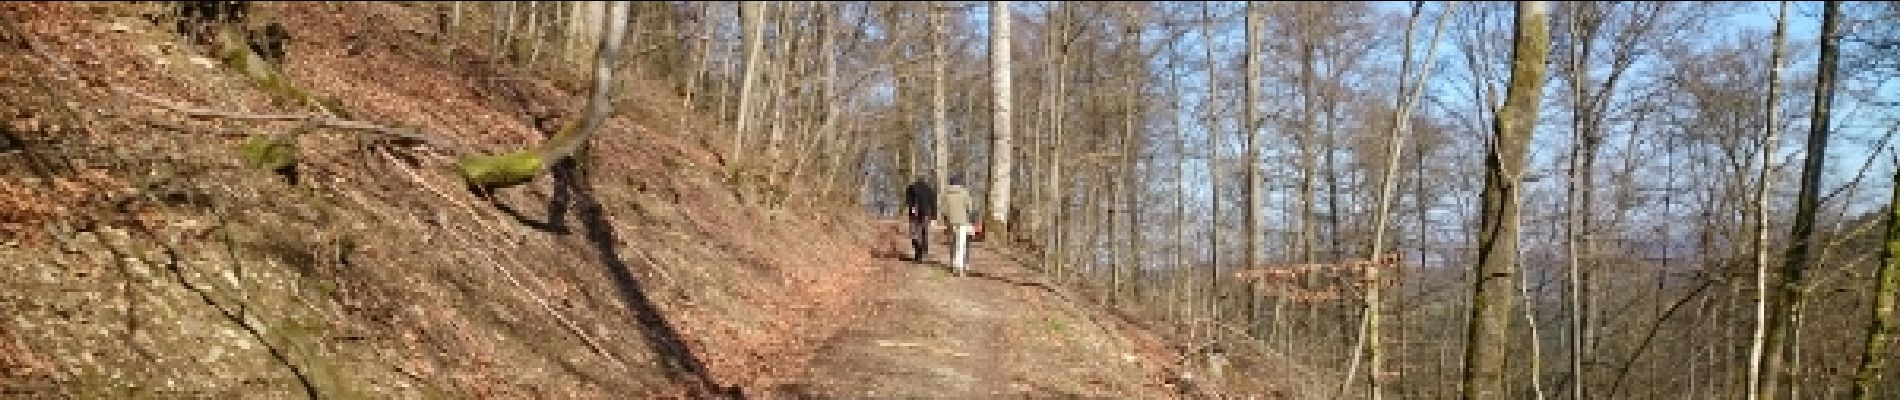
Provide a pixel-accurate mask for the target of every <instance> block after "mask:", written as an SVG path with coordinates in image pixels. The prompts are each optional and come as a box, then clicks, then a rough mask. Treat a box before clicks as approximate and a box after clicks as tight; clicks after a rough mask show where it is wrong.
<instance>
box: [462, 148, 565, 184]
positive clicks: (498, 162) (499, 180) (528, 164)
mask: <svg viewBox="0 0 1900 400" xmlns="http://www.w3.org/2000/svg"><path fill="white" fill-rule="evenodd" d="M545 166H546V164H545V163H544V162H543V160H542V159H541V155H540V154H538V153H536V152H533V151H517V152H513V153H508V154H501V155H473V156H466V157H462V160H461V162H460V163H458V165H457V167H458V168H459V170H460V171H461V173H462V179H464V180H467V181H468V183H469V184H470V185H474V186H478V187H485V188H498V187H509V186H515V185H519V184H523V183H527V182H528V181H531V180H534V177H535V175H539V174H540V173H541V169H542V168H543V167H545Z"/></svg>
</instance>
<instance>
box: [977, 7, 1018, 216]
mask: <svg viewBox="0 0 1900 400" xmlns="http://www.w3.org/2000/svg"><path fill="white" fill-rule="evenodd" d="M1009 3H1010V2H1008V1H1001V0H997V1H991V2H990V92H991V96H993V97H992V98H993V100H992V101H993V102H994V103H993V105H992V106H991V108H994V110H993V111H994V114H993V116H992V117H991V118H990V187H989V191H990V193H989V194H990V196H989V197H990V198H989V201H988V204H985V205H984V206H985V207H987V208H988V209H989V213H988V216H987V217H985V222H984V224H983V225H984V227H983V230H984V232H986V233H985V234H986V235H1007V232H1008V231H1009V230H1008V226H1006V225H1007V224H1008V223H1009V200H1010V197H1009V181H1010V173H1011V172H1012V169H1011V168H1012V166H1011V164H1010V157H1011V155H1013V153H1014V152H1015V151H1014V150H1012V149H1011V147H1010V146H1011V145H1010V127H1011V125H1010V124H1011V122H1010V110H1011V109H1010V96H1011V95H1010V93H1011V92H1010V88H1009V76H1010V65H1011V64H1010V60H1009V52H1010V50H1009V40H1010V39H1009V19H1010V12H1009Z"/></svg>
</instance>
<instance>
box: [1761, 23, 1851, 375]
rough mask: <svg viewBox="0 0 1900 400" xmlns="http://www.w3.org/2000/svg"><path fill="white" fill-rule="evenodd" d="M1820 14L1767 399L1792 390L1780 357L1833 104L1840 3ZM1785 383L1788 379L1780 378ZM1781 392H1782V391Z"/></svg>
mask: <svg viewBox="0 0 1900 400" xmlns="http://www.w3.org/2000/svg"><path fill="white" fill-rule="evenodd" d="M1823 7H1824V11H1823V12H1822V13H1823V15H1822V17H1821V61H1820V67H1819V68H1820V69H1819V72H1818V74H1817V76H1816V77H1815V85H1814V113H1813V120H1812V121H1811V122H1810V123H1809V124H1808V125H1809V127H1810V129H1809V131H1808V143H1807V151H1806V157H1807V161H1806V162H1804V163H1803V165H1802V167H1801V168H1802V169H1801V190H1800V193H1799V194H1797V195H1796V196H1797V197H1796V200H1795V201H1796V204H1795V215H1794V227H1793V234H1792V235H1793V236H1791V237H1790V238H1789V239H1788V240H1789V241H1790V243H1789V247H1788V258H1787V259H1786V260H1783V262H1782V268H1781V274H1782V277H1781V278H1782V282H1781V290H1780V294H1779V295H1778V296H1777V298H1775V299H1774V300H1773V301H1774V304H1775V307H1776V308H1779V310H1778V312H1777V313H1775V314H1774V315H1773V316H1772V317H1771V319H1769V320H1768V334H1767V338H1766V340H1765V341H1764V347H1765V349H1764V352H1763V357H1764V359H1763V360H1762V371H1761V373H1762V374H1763V376H1762V377H1761V378H1760V381H1761V389H1759V392H1760V393H1761V394H1762V395H1765V396H1768V397H1769V398H1782V396H1784V395H1785V396H1788V397H1787V398H1793V395H1794V394H1793V393H1792V392H1793V390H1792V389H1789V388H1786V387H1782V386H1781V384H1782V383H1784V381H1783V379H1792V376H1793V375H1794V374H1795V371H1794V368H1784V366H1783V365H1782V364H1783V363H1784V362H1787V361H1789V360H1790V359H1791V358H1792V357H1791V356H1790V355H1789V354H1788V353H1792V349H1793V348H1794V346H1792V345H1790V343H1789V342H1792V341H1793V340H1791V339H1790V337H1791V336H1793V335H1794V333H1795V332H1796V330H1797V329H1798V328H1799V327H1800V325H1801V307H1802V305H1803V303H1802V302H1803V299H1802V296H1803V295H1805V294H1806V293H1803V290H1802V288H1803V287H1804V286H1805V285H1806V284H1807V273H1808V267H1809V263H1811V262H1813V261H1812V260H1810V259H1809V252H1810V251H1811V249H1810V248H1811V247H1813V245H1814V243H1813V242H1814V241H1815V240H1816V239H1815V233H1814V230H1815V229H1814V228H1815V223H1814V220H1815V214H1816V212H1817V211H1818V210H1819V208H1820V201H1819V200H1820V190H1821V188H1820V186H1821V172H1822V170H1823V169H1825V168H1826V166H1827V140H1828V134H1829V122H1830V120H1829V118H1830V116H1829V111H1831V107H1832V105H1833V92H1834V90H1833V89H1834V70H1835V64H1836V62H1835V61H1836V59H1837V58H1838V56H1837V55H1836V54H1835V53H1836V48H1837V44H1838V39H1839V34H1840V27H1839V25H1840V22H1839V20H1840V7H1841V6H1840V2H1836V1H1830V2H1826V4H1825V5H1824V6H1823ZM1785 383H1786V384H1787V385H1788V386H1792V385H1793V383H1794V382H1792V381H1791V380H1790V381H1785ZM1783 393H1785V394H1783Z"/></svg>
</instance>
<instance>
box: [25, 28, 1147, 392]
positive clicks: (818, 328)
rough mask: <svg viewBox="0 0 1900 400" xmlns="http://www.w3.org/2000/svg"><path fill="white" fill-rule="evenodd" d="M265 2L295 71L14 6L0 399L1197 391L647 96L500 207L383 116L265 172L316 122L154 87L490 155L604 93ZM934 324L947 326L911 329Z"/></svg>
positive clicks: (1108, 338)
mask: <svg viewBox="0 0 1900 400" xmlns="http://www.w3.org/2000/svg"><path fill="white" fill-rule="evenodd" d="M254 4H255V5H254V7H255V8H254V9H255V10H256V13H255V15H254V16H253V18H254V19H263V20H270V21H276V22H279V23H282V24H283V25H284V26H285V27H286V28H288V30H289V31H290V32H292V38H293V40H292V41H291V42H290V43H289V44H288V49H289V55H288V57H287V60H286V61H285V63H284V64H283V65H282V66H281V82H268V83H267V82H257V81H255V80H254V79H251V78H247V77H246V74H244V73H242V72H241V71H239V70H238V69H240V68H246V67H250V66H245V65H231V63H227V62H222V61H220V58H219V57H215V56H214V55H211V54H208V53H210V51H209V50H207V49H204V48H202V47H200V46H199V45H196V44H193V43H191V42H188V41H185V40H182V39H181V38H180V37H179V36H178V35H177V34H175V33H174V32H171V30H170V29H169V27H170V26H169V24H168V23H165V22H164V21H162V20H157V19H150V18H146V14H148V13H150V8H149V6H150V5H149V4H125V3H4V4H0V122H4V124H3V125H0V127H4V130H3V131H0V133H3V134H4V135H0V233H4V234H5V236H4V238H5V239H6V240H4V243H0V269H4V270H0V274H5V276H8V277H10V278H9V279H8V280H7V281H6V283H5V284H4V286H5V288H4V290H0V310H5V311H6V314H7V315H8V316H9V318H7V319H5V320H0V394H4V395H7V396H16V395H18V396H32V397H74V396H77V397H113V398H120V397H152V396H156V397H178V396H182V397H216V398H239V397H241V398H259V397H262V398H284V397H304V396H310V397H322V398H438V397H446V398H469V397H475V398H491V397H503V398H521V397H527V398H627V397H729V396H734V397H812V396H817V397H863V396H883V395H889V396H913V395H914V396H926V397H942V396H950V397H958V396H966V395H967V396H988V395H992V394H1003V395H1021V396H1052V395H1084V396H1109V397H1141V398H1152V397H1167V396H1171V395H1172V393H1173V389H1170V388H1168V385H1167V384H1166V383H1165V382H1166V380H1167V378H1168V377H1169V376H1171V375H1174V374H1176V372H1173V371H1171V370H1170V369H1169V368H1171V367H1170V366H1169V365H1166V364H1167V363H1168V362H1169V361H1170V360H1173V359H1174V358H1175V357H1174V356H1170V355H1167V354H1165V353H1167V350H1166V349H1165V348H1163V347H1162V346H1160V345H1159V344H1156V343H1155V339H1154V338H1153V337H1151V336H1148V335H1146V334H1145V333H1142V332H1140V331H1139V330H1131V329H1128V328H1126V327H1117V326H1109V325H1103V324H1102V323H1101V322H1100V321H1101V319H1102V317H1101V315H1102V313H1101V312H1100V311H1097V310H1094V309H1092V308H1089V306H1087V305H1086V304H1085V303H1082V302H1077V301H1075V300H1073V299H1069V298H1066V297H1061V296H1057V295H1054V294H1053V293H1056V292H1054V291H1050V290H1048V288H1047V287H1046V286H1038V285H1027V284H1021V283H1022V282H1026V279H1029V278H1026V276H1028V275H1026V274H1027V272H1026V271H1022V270H1020V269H1019V268H1017V267H1013V266H1012V265H1013V262H1011V261H1008V260H1006V259H1001V258H997V257H996V256H994V254H995V253H990V252H989V250H985V251H984V252H981V253H979V256H980V257H984V258H982V260H983V261H982V263H983V265H990V266H996V267H997V271H1004V272H1007V273H1008V274H1013V275H1008V276H1005V275H1001V274H999V275H990V276H989V278H973V279H964V280H952V279H949V278H947V277H944V276H942V275H941V272H940V270H935V269H931V268H928V267H925V266H920V265H916V264H910V263H901V262H895V261H893V260H890V259H884V258H874V257H873V256H874V254H872V253H873V252H869V251H866V250H867V249H873V248H877V247H878V246H877V245H878V242H879V241H883V240H888V239H889V238H890V236H889V233H890V232H889V231H887V230H884V229H878V228H874V227H877V226H878V225H875V224H874V223H873V222H872V221H869V220H867V219H866V218H865V217H864V216H862V215H861V213H860V212H859V211H857V209H855V208H849V207H843V206H839V205H833V204H831V202H827V201H819V202H815V203H818V204H816V205H809V204H805V203H804V202H794V203H793V204H791V205H788V206H787V207H786V208H784V209H781V210H776V211H767V210H764V209H762V208H760V207H756V206H751V205H748V204H745V203H743V202H741V201H740V199H739V198H738V197H737V196H736V195H735V191H734V190H733V189H732V187H731V186H729V185H728V184H727V183H726V182H725V181H724V180H723V179H722V178H721V176H722V174H721V171H723V170H724V169H725V168H726V166H725V165H723V164H721V161H720V159H719V157H718V156H717V155H716V154H715V153H714V152H713V150H710V149H711V146H709V145H708V144H709V143H719V141H718V139H719V137H718V135H717V134H715V132H716V129H714V128H713V125H712V124H710V123H709V122H707V121H704V120H703V119H701V118H698V117H697V116H693V115H691V112H690V111H689V110H684V109H679V108H677V106H676V105H677V104H679V101H678V100H677V99H674V98H673V97H672V96H671V95H669V94H667V91H665V90H662V89H659V88H658V85H655V84H651V83H647V82H641V81H639V80H631V81H629V82H628V83H627V85H626V87H624V88H623V91H624V92H625V93H626V94H624V95H622V96H621V97H622V101H623V103H622V110H621V111H620V112H619V113H618V114H617V115H616V116H615V117H614V118H612V119H611V120H610V121H609V122H608V124H607V126H606V127H605V129H606V130H605V131H603V132H602V133H601V134H600V135H598V136H596V137H595V138H594V141H593V142H592V150H591V153H590V154H589V155H588V156H587V157H584V158H585V159H587V161H586V162H585V163H583V165H584V166H583V167H579V168H574V169H557V170H556V171H555V173H554V174H553V176H548V177H542V178H539V179H537V180H535V181H534V182H532V183H530V184H528V185H524V186H522V187H517V188H509V189H505V190H501V191H499V192H496V195H495V196H494V197H493V198H484V197H482V196H478V195H476V194H473V193H470V192H469V191H467V190H464V188H463V187H462V184H461V181H460V180H459V179H458V178H457V177H456V175H455V174H454V173H453V172H452V169H451V168H452V165H453V163H454V160H453V159H452V158H451V157H449V156H447V155H445V154H442V153H441V152H438V151H434V150H431V149H429V148H427V147H423V146H417V145H415V144H414V143H401V142H399V141H391V140H388V138H383V137H378V136H374V135H370V134H367V133H364V132H361V131H344V130H334V129H322V128H315V129H310V130H308V131H305V132H304V133H303V134H301V135H299V136H298V137H297V139H296V142H297V145H298V148H299V153H298V155H299V157H298V159H297V169H296V176H295V179H294V181H292V180H287V179H286V177H285V176H281V175H279V174H276V173H273V172H271V171H265V170H260V169H257V168H252V167H250V166H247V165H246V164H245V162H244V161H243V157H242V155H243V152H242V151H240V150H239V149H240V147H241V146H242V145H243V144H244V143H246V141H247V140H248V139H250V138H253V137H256V136H257V135H267V134H275V133H281V132H286V131H290V130H295V129H300V128H299V123H298V122H296V121H275V122H273V121H244V120H240V119H233V118H194V117H189V116H185V115H182V114H180V113H177V112H174V111H172V110H167V109H165V108H164V107H160V106H158V104H156V103H153V102H151V101H147V100H141V99H139V97H148V98H152V99H159V100H163V101H169V102H175V103H179V104H183V105H187V106H191V107H200V108H207V109H215V110H222V111H228V112H231V113H236V114H306V113H317V112H320V111H319V108H327V109H329V110H330V112H331V113H334V114H335V115H336V116H339V117H343V118H348V119H354V120H360V121H367V122H373V123H377V124H384V125H391V126H405V127H415V128H418V129H420V130H421V131H424V132H429V133H431V134H433V135H436V136H439V137H441V138H443V139H445V140H447V141H450V142H452V144H453V145H454V146H457V147H463V148H467V149H473V150H475V151H477V152H480V153H485V154H494V153H500V152H504V151H508V150H512V149H518V148H522V147H525V146H530V145H532V144H534V143H536V142H538V141H539V140H541V138H543V137H545V136H547V135H549V134H550V132H548V131H549V130H552V129H554V128H552V127H556V126H559V125H560V124H562V123H564V122H566V121H568V120H569V119H571V118H573V117H575V113H574V111H575V110H578V109H579V108H580V105H581V101H582V100H581V98H580V95H581V93H575V92H572V91H570V90H567V89H564V88H562V87H561V85H558V84H556V83H555V82H553V81H550V80H547V79H544V78H541V77H538V76H536V75H534V74H532V73H530V72H529V71H523V70H519V69H516V68H512V67H509V66H507V65H506V64H505V63H501V62H497V61H496V58H495V57H493V56H492V55H490V54H489V53H487V50H486V49H484V48H483V47H482V45H481V44H480V43H475V42H476V41H468V42H466V43H464V42H453V41H452V42H450V43H448V44H449V46H443V45H442V44H440V43H436V42H435V41H436V40H437V39H438V38H440V37H441V36H440V35H438V33H437V32H434V31H432V28H431V27H433V26H435V25H434V24H432V23H431V22H432V20H431V18H432V16H431V15H430V14H429V13H428V12H427V11H426V10H423V9H421V8H414V7H418V6H412V5H404V4H396V3H354V2H353V3H341V2H285V3H254ZM445 48H447V49H449V50H448V51H446V52H444V51H443V49H445ZM115 88H116V89H115ZM132 94H136V95H132ZM306 99H315V100H318V101H316V102H315V103H317V104H310V103H311V102H307V101H303V100H306ZM682 115H684V116H685V118H678V117H679V116H682ZM681 121H684V125H679V124H680V123H681ZM792 187H794V188H797V187H800V186H798V185H794V186H792ZM836 203H843V202H842V201H840V202H836ZM1038 287H1040V288H1038ZM1091 321H1094V322H1091ZM964 327H969V328H972V329H969V330H958V328H964ZM928 332H940V333H949V334H950V335H948V336H935V337H934V338H935V339H928V338H926V339H918V338H916V337H915V336H914V335H915V334H920V333H928ZM941 340H949V341H948V342H945V341H941ZM966 345H975V346H978V347H956V346H966ZM924 349H934V350H948V351H950V352H949V353H935V354H936V355H933V356H922V357H920V356H917V355H916V354H913V353H911V352H914V351H921V350H924ZM954 354H965V355H968V356H967V357H955V356H954ZM946 357H947V358H946ZM877 366H887V367H888V368H874V367H877ZM999 368H1000V369H999ZM933 369H934V370H938V371H947V372H946V374H945V375H941V376H939V377H938V378H933V379H936V380H912V379H911V378H909V377H910V376H911V375H908V374H909V373H910V372H914V371H920V370H933ZM971 374H977V375H971ZM956 376H976V377H981V378H985V379H987V381H985V382H987V383H985V384H984V385H975V386H971V385H959V384H956V383H955V379H954V377H956ZM946 377H949V378H946ZM945 379H949V380H945ZM1005 381H1007V382H1005ZM998 385H1000V386H998ZM874 391H875V392H874Z"/></svg>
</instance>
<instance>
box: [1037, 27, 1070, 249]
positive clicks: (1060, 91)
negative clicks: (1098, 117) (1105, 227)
mask: <svg viewBox="0 0 1900 400" xmlns="http://www.w3.org/2000/svg"><path fill="white" fill-rule="evenodd" d="M1055 7H1056V12H1055V13H1053V14H1052V15H1051V16H1050V18H1052V19H1055V18H1060V20H1059V21H1051V22H1050V25H1052V26H1053V30H1054V31H1055V32H1057V33H1058V35H1057V36H1058V37H1060V38H1061V43H1060V44H1058V45H1057V46H1056V49H1057V54H1056V60H1055V62H1056V66H1055V71H1054V72H1053V75H1054V77H1053V78H1051V79H1052V80H1054V81H1055V90H1054V91H1053V92H1052V93H1051V95H1050V96H1051V97H1050V98H1051V99H1052V101H1051V103H1050V104H1051V106H1050V107H1051V109H1050V110H1049V113H1050V115H1049V134H1048V135H1049V143H1048V145H1049V179H1048V180H1047V181H1044V184H1046V185H1048V187H1046V188H1044V190H1045V191H1046V192H1047V193H1048V196H1047V197H1046V198H1047V199H1048V201H1049V204H1048V209H1049V215H1050V216H1049V219H1050V220H1051V221H1053V222H1052V223H1051V226H1053V227H1054V229H1050V230H1049V233H1050V236H1051V237H1050V238H1049V243H1051V244H1052V245H1051V247H1052V248H1054V249H1055V251H1054V252H1053V254H1052V255H1051V256H1050V257H1049V259H1051V260H1053V261H1054V263H1053V265H1051V269H1052V270H1054V271H1055V275H1056V278H1057V279H1061V278H1062V277H1063V274H1065V273H1067V265H1068V259H1067V258H1066V257H1068V254H1069V246H1068V239H1069V234H1068V233H1067V230H1066V229H1067V228H1068V224H1069V222H1070V221H1069V220H1070V218H1069V211H1068V198H1067V197H1066V196H1065V195H1064V194H1063V191H1062V161H1063V151H1064V149H1063V145H1064V142H1065V140H1064V139H1063V132H1064V131H1065V129H1064V128H1065V126H1064V124H1066V123H1067V121H1066V120H1064V119H1063V118H1064V117H1065V116H1067V115H1068V104H1069V103H1068V96H1067V95H1068V81H1067V79H1068V69H1069V45H1068V36H1069V35H1070V34H1071V32H1072V31H1071V29H1070V28H1071V24H1073V23H1074V22H1075V18H1074V17H1073V13H1074V10H1075V8H1074V6H1073V5H1071V4H1070V3H1056V5H1055Z"/></svg>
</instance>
